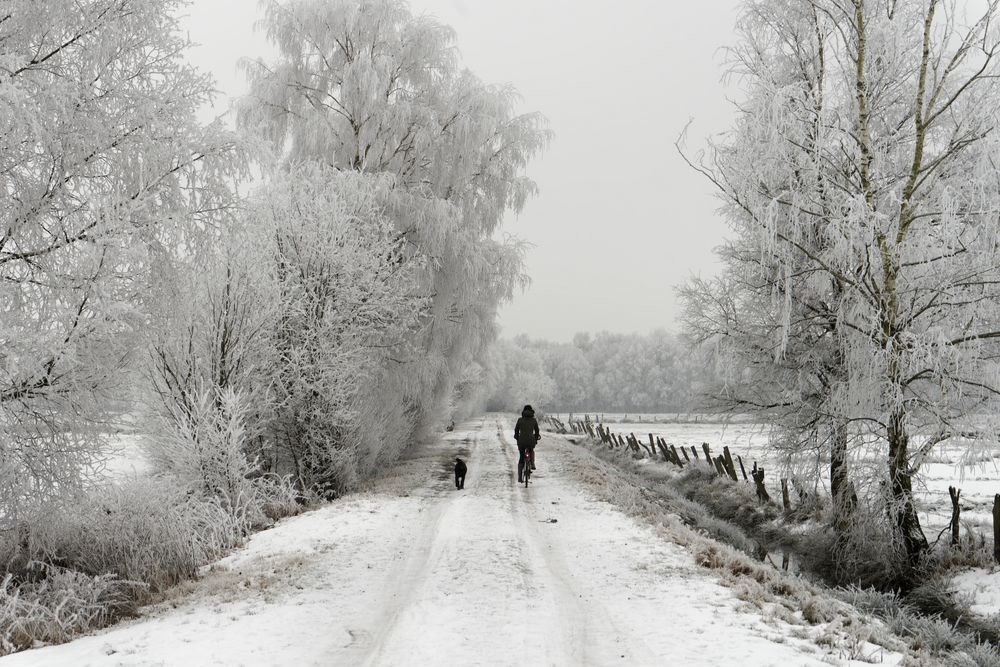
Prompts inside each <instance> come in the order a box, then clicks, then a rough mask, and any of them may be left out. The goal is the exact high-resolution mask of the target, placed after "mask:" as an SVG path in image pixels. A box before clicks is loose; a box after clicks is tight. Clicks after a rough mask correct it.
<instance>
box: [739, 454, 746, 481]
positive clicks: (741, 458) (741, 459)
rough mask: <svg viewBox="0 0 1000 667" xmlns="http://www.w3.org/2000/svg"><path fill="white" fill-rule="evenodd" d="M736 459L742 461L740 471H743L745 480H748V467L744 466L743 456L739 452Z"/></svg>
mask: <svg viewBox="0 0 1000 667" xmlns="http://www.w3.org/2000/svg"><path fill="white" fill-rule="evenodd" d="M736 460H737V461H739V462H740V472H741V473H743V481H744V482H746V481H747V469H746V468H744V467H743V457H742V456H740V455H739V454H737V455H736Z"/></svg>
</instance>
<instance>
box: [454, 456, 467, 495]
mask: <svg viewBox="0 0 1000 667" xmlns="http://www.w3.org/2000/svg"><path fill="white" fill-rule="evenodd" d="M468 470H469V469H468V468H467V467H466V465H465V461H463V460H462V459H455V488H456V489H464V488H465V473H466V472H468Z"/></svg>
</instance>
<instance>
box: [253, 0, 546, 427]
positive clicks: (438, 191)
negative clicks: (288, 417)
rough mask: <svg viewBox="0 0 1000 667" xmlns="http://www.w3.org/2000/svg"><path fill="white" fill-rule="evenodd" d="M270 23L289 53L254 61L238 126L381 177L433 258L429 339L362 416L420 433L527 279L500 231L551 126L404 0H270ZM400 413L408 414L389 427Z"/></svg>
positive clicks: (424, 287)
mask: <svg viewBox="0 0 1000 667" xmlns="http://www.w3.org/2000/svg"><path fill="white" fill-rule="evenodd" d="M262 24H263V26H264V29H265V31H266V33H267V36H268V37H269V38H270V40H271V41H272V43H274V44H275V46H276V47H277V49H278V52H279V55H278V57H277V59H276V60H275V61H274V62H270V63H265V62H262V61H256V62H251V63H248V64H247V72H248V76H249V79H250V93H249V95H247V96H246V97H245V98H244V99H243V100H242V101H241V103H240V105H239V107H238V122H239V125H240V127H242V128H243V129H245V130H246V131H248V132H251V133H254V134H256V135H258V136H262V137H264V138H266V139H269V140H270V141H271V142H272V143H273V145H274V146H275V147H276V152H277V154H278V155H280V156H282V160H283V162H284V163H285V164H296V163H299V162H304V161H318V162H321V163H323V164H326V165H330V166H332V167H334V168H336V169H338V170H342V171H351V172H356V173H359V174H362V175H364V176H365V177H367V178H378V179H380V182H382V183H384V184H385V187H384V188H381V189H380V193H381V194H382V195H383V199H382V201H381V206H382V207H383V208H384V210H385V211H386V212H387V214H388V215H389V217H390V219H391V220H392V223H393V225H394V229H395V233H396V234H397V236H398V238H399V239H400V240H401V241H402V242H403V243H404V244H405V245H404V252H405V253H406V254H407V255H408V256H414V257H417V258H420V259H421V260H422V261H424V266H425V269H424V271H423V272H422V274H421V275H420V276H419V286H420V290H421V292H422V293H423V294H424V295H426V296H428V297H429V299H430V309H429V311H428V312H427V313H425V315H424V317H422V318H421V319H420V321H419V322H418V323H416V325H415V326H414V327H412V329H411V331H410V336H409V338H408V340H409V341H410V342H411V343H413V344H414V345H415V346H416V347H415V348H414V349H416V350H419V352H413V353H408V354H403V355H400V356H399V357H398V358H395V359H394V360H393V361H391V362H389V363H388V364H387V365H386V367H385V373H384V375H383V377H382V378H381V379H380V381H379V382H378V383H375V384H374V385H373V387H377V393H373V394H372V396H371V398H372V400H371V405H372V406H375V404H377V403H380V402H381V403H382V405H381V406H380V407H372V410H374V412H373V413H372V414H371V416H372V420H370V422H369V423H368V424H367V426H366V427H365V428H363V429H361V430H362V431H363V432H366V433H369V434H370V436H369V437H371V438H373V446H379V445H378V444H377V443H379V442H383V443H384V442H385V441H387V440H388V441H393V442H395V441H398V440H401V439H406V438H407V437H408V435H409V433H410V432H412V430H413V429H414V428H418V427H421V426H428V425H430V424H432V423H433V422H435V421H440V420H441V419H443V418H444V415H441V414H439V413H440V411H441V410H443V409H444V408H445V406H446V405H447V402H448V400H449V399H450V396H451V393H452V390H453V387H454V382H455V380H456V378H458V377H460V375H461V373H462V371H463V369H464V368H465V367H466V366H467V365H468V364H469V363H470V362H471V361H472V360H474V359H475V358H476V356H477V354H479V353H480V352H481V350H482V348H483V346H484V345H485V344H487V343H488V342H489V341H490V340H491V339H492V337H493V335H494V321H495V316H496V309H497V306H498V304H499V303H500V302H501V301H503V300H504V299H507V298H509V297H510V296H511V295H512V293H513V290H514V289H515V288H516V287H517V286H518V285H520V284H523V276H522V273H521V251H520V247H519V245H517V244H515V243H506V242H500V241H497V240H496V239H495V232H496V231H497V230H498V228H499V226H500V224H501V222H502V219H503V216H504V215H505V214H506V213H507V212H508V211H518V210H520V209H521V207H522V206H523V205H524V204H525V202H526V200H527V198H528V197H529V196H530V195H531V194H532V193H533V192H534V190H535V186H534V183H533V182H532V181H531V180H529V179H528V178H526V177H525V176H524V175H523V170H524V168H525V166H526V164H527V162H528V161H529V160H530V159H531V158H532V157H533V156H534V155H535V154H537V153H538V151H539V150H541V148H542V147H543V146H544V144H545V143H546V141H547V139H548V132H547V131H546V130H545V129H544V128H543V126H542V120H541V119H540V117H539V116H537V115H536V114H528V115H517V114H515V113H514V104H515V102H516V96H515V94H514V91H513V90H511V89H510V88H505V87H493V86H488V85H486V84H483V83H482V82H481V81H479V79H477V78H476V77H475V76H473V75H472V74H470V73H469V72H467V71H464V70H462V69H460V67H459V63H458V58H457V54H456V51H455V49H454V34H453V33H452V31H451V30H450V29H449V28H447V27H445V26H443V25H441V24H439V23H438V22H437V21H435V20H433V19H431V18H428V17H415V16H413V15H412V14H411V13H410V10H409V9H408V7H407V5H406V4H405V3H404V2H402V1H401V0H363V1H361V2H357V1H349V0H288V1H285V2H279V1H277V0H270V1H268V2H266V3H265V18H264V20H263V22H262ZM390 395H391V396H390ZM383 411H388V412H389V413H391V416H389V415H388V414H382V412H383ZM379 415H381V416H379ZM389 421H391V422H393V423H396V424H398V425H399V426H398V428H394V430H393V431H390V432H383V431H381V429H382V428H383V425H384V424H385V423H387V422H389Z"/></svg>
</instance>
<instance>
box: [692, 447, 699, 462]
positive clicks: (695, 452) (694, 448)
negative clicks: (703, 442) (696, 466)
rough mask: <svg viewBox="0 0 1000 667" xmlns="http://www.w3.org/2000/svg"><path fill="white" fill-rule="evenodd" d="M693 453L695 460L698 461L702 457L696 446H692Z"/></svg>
mask: <svg viewBox="0 0 1000 667" xmlns="http://www.w3.org/2000/svg"><path fill="white" fill-rule="evenodd" d="M691 453H692V454H694V460H695V461H697V460H698V459H699V458H701V457H700V456H698V449H697V447H695V446H694V445H691Z"/></svg>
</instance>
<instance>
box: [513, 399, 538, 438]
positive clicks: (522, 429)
mask: <svg viewBox="0 0 1000 667" xmlns="http://www.w3.org/2000/svg"><path fill="white" fill-rule="evenodd" d="M538 436H539V433H538V422H537V421H535V411H534V410H532V409H531V406H530V405H526V406H524V410H522V411H521V418H520V419H518V420H517V424H515V425H514V439H515V440H517V446H518V447H534V446H535V443H536V442H538Z"/></svg>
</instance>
